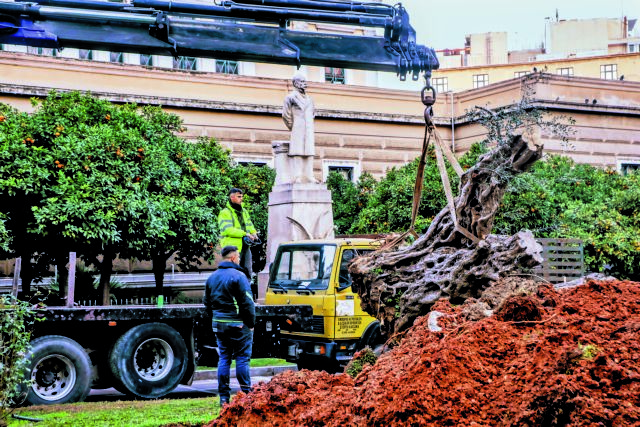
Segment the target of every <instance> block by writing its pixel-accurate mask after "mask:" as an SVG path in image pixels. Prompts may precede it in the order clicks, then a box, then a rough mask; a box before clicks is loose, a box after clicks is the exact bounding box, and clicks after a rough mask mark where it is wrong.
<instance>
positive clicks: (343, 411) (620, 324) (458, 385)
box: [209, 281, 640, 426]
mask: <svg viewBox="0 0 640 427" xmlns="http://www.w3.org/2000/svg"><path fill="white" fill-rule="evenodd" d="M435 309H437V310H439V311H443V312H446V313H447V314H448V316H444V317H441V318H440V321H439V323H440V326H441V327H442V331H441V332H430V331H429V329H428V325H427V319H426V317H424V318H420V319H418V321H417V322H416V324H415V325H414V327H413V328H411V329H410V330H409V331H408V333H407V335H406V336H405V338H404V339H403V340H402V341H401V344H400V345H399V346H398V347H396V348H394V349H393V350H392V351H390V352H389V353H386V354H384V355H382V356H381V357H380V359H379V360H378V362H377V364H376V365H375V366H366V367H365V368H364V370H363V371H362V373H361V374H360V375H359V376H358V377H357V378H356V379H355V380H352V379H351V378H350V377H349V376H347V375H345V374H340V375H329V374H327V373H324V372H310V371H306V370H305V371H302V372H297V373H294V372H287V373H284V374H281V375H279V376H277V377H274V378H273V379H272V380H271V382H269V383H267V384H259V385H257V386H256V388H255V391H253V392H252V393H250V394H248V395H244V394H239V395H238V396H237V397H236V398H235V399H234V401H233V402H232V404H231V405H229V406H227V407H226V408H225V409H224V411H223V412H222V414H221V416H220V418H219V419H218V420H215V421H214V422H213V423H212V424H209V425H215V426H239V425H241V426H254V425H256V426H265V425H266V426H292V425H295V426H364V425H369V426H393V425H402V426H409V425H414V426H423V425H438V426H447V425H450V426H457V425H466V426H512V425H515V426H556V425H557V426H599V425H602V426H633V425H640V363H639V362H638V361H639V360H640V343H639V342H638V337H639V335H640V334H639V333H640V283H633V282H620V281H612V282H589V283H588V284H586V285H584V286H580V287H577V288H573V289H569V290H562V291H558V292H556V291H554V290H552V289H551V288H550V287H546V288H541V289H540V290H539V291H538V294H537V295H532V296H529V297H523V296H518V297H513V298H511V299H509V300H507V301H506V302H505V304H504V305H503V306H502V308H501V309H500V310H499V311H498V312H497V313H496V315H494V316H492V317H489V318H486V319H483V320H481V321H478V322H470V321H465V320H464V318H463V317H462V316H461V314H460V312H461V308H460V307H456V308H453V307H451V306H450V305H449V304H448V303H446V302H441V303H439V304H438V305H437V307H436V308H435Z"/></svg>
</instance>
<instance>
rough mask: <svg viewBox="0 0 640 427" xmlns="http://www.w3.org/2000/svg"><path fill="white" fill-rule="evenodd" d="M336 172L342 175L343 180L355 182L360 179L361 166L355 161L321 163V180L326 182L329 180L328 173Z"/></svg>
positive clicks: (326, 161)
mask: <svg viewBox="0 0 640 427" xmlns="http://www.w3.org/2000/svg"><path fill="white" fill-rule="evenodd" d="M331 172H336V173H339V174H340V175H342V176H343V177H344V178H345V179H348V180H349V181H351V182H356V181H358V179H360V174H361V173H362V166H361V165H360V162H359V161H357V160H328V159H325V160H323V161H322V179H323V180H324V181H325V182H326V181H327V179H328V178H329V173H331Z"/></svg>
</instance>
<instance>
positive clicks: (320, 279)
mask: <svg viewBox="0 0 640 427" xmlns="http://www.w3.org/2000/svg"><path fill="white" fill-rule="evenodd" d="M379 244H380V243H379V242H378V241H375V240H370V239H362V238H358V239H334V240H322V241H319V240H304V241H297V242H291V243H285V244H282V245H280V246H279V247H278V251H277V253H276V256H275V259H274V262H273V263H272V264H271V266H270V274H269V283H268V287H267V293H266V297H265V303H266V305H310V306H312V307H313V327H312V329H311V330H305V331H301V330H296V329H294V328H288V326H293V325H287V324H283V325H281V331H280V333H281V338H282V340H281V343H282V346H283V349H282V350H283V351H282V352H283V353H284V355H285V358H286V359H287V360H288V361H290V362H295V363H296V364H297V365H298V368H300V369H302V368H306V369H324V370H327V371H330V372H337V371H339V370H341V369H342V367H344V366H345V365H346V364H347V363H348V362H349V360H351V358H352V356H353V354H354V353H355V352H356V351H358V350H360V349H362V348H364V347H366V346H370V347H374V346H375V345H377V344H378V343H379V342H380V324H379V322H378V320H376V319H375V318H374V317H372V316H370V315H369V314H367V313H366V312H364V311H363V310H362V309H361V308H360V302H361V301H360V297H359V296H358V294H356V293H354V292H353V290H352V289H351V276H350V274H349V271H348V266H349V263H350V262H351V261H352V260H353V259H354V258H356V257H358V256H361V255H363V254H365V253H367V252H372V251H374V250H376V249H377V248H378V247H379Z"/></svg>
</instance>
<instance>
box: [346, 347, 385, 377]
mask: <svg viewBox="0 0 640 427" xmlns="http://www.w3.org/2000/svg"><path fill="white" fill-rule="evenodd" d="M377 361H378V356H376V354H375V353H374V352H373V350H371V348H369V347H365V348H364V349H362V350H360V351H359V352H357V353H356V354H354V355H353V359H351V361H350V362H349V364H348V365H347V367H346V369H345V373H346V374H347V375H349V376H350V377H351V378H355V377H357V376H358V375H359V374H360V372H362V370H363V369H364V367H365V366H367V365H371V366H373V365H375V364H376V362H377Z"/></svg>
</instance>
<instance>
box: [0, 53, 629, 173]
mask: <svg viewBox="0 0 640 427" xmlns="http://www.w3.org/2000/svg"><path fill="white" fill-rule="evenodd" d="M525 84H526V85H528V86H531V85H533V86H532V88H531V89H530V90H531V92H532V93H533V99H532V102H533V103H534V104H535V105H537V106H539V107H541V108H544V109H545V110H546V111H548V113H549V114H554V115H564V116H569V117H572V118H573V119H575V121H576V124H575V125H574V128H575V133H574V134H573V135H571V136H570V143H569V144H566V145H563V144H562V143H561V142H560V141H559V140H557V139H555V138H554V137H553V136H552V135H545V134H542V135H540V138H541V139H542V142H544V143H545V149H546V151H547V152H548V153H562V154H566V155H568V156H571V157H573V158H575V159H576V160H577V161H579V162H583V163H590V164H594V165H600V166H605V167H612V168H618V169H620V170H622V169H623V168H625V167H628V166H629V165H636V164H639V163H640V82H633V81H628V80H619V79H616V80H603V79H600V78H585V77H576V76H564V75H557V74H554V73H536V75H534V76H524V77H519V78H511V79H506V80H503V81H500V82H498V83H493V84H489V85H486V86H482V87H478V88H475V89H468V90H464V91H460V92H456V93H453V92H449V93H444V94H440V95H439V96H438V101H437V103H436V105H435V108H434V110H435V118H434V120H435V122H436V124H437V125H438V131H439V132H440V134H441V136H442V138H443V140H445V141H448V143H449V144H451V146H452V147H453V149H454V151H455V152H456V153H458V154H460V153H463V152H464V151H466V150H467V149H468V147H469V146H470V145H471V144H472V143H474V142H477V141H480V140H482V139H484V132H483V129H482V128H481V127H479V126H478V125H477V124H474V123H469V122H468V121H467V119H466V118H465V113H466V112H467V111H468V110H470V109H473V108H475V106H483V107H488V108H492V109H497V108H502V107H508V106H510V105H513V104H515V103H517V102H518V101H519V100H520V99H521V97H522V92H523V87H524V85H525ZM52 89H57V90H81V91H90V92H92V93H94V94H96V95H98V96H101V97H104V98H106V99H109V100H111V101H115V102H136V103H138V104H140V105H144V104H151V105H162V106H163V107H164V109H165V110H167V111H170V112H173V113H176V114H178V115H179V116H181V117H182V118H183V120H184V123H185V126H186V128H187V129H188V130H187V132H186V133H185V136H186V137H187V138H188V139H193V140H195V139H196V138H197V137H199V136H208V137H213V138H216V139H217V140H218V141H219V142H220V143H221V144H223V145H224V146H226V147H228V148H229V149H230V150H231V153H232V156H233V157H234V158H235V159H236V161H238V162H252V163H256V164H269V165H271V164H272V162H273V153H272V147H271V143H272V141H275V140H282V139H286V138H287V137H288V131H287V129H286V127H285V125H284V123H283V121H282V119H281V111H282V102H283V99H284V97H285V96H286V94H287V93H288V92H289V91H290V90H291V89H292V88H291V81H290V79H288V78H287V79H284V78H265V77H255V76H244V75H239V74H227V73H222V72H215V71H214V72H206V71H192V70H181V69H165V68H161V67H148V66H141V65H133V64H127V63H119V62H101V61H95V60H93V61H88V60H80V59H73V58H63V57H50V56H43V55H32V54H28V53H16V52H6V51H5V52H0V102H5V103H8V104H12V105H14V106H16V107H17V108H20V109H23V110H29V109H31V108H32V107H31V104H30V102H29V99H30V98H31V97H34V96H35V97H43V96H46V94H47V93H48V92H49V91H50V90H52ZM308 91H309V93H310V94H311V96H312V97H313V98H314V100H315V104H316V108H317V118H316V158H315V164H314V170H315V174H316V177H317V178H318V179H325V178H326V176H327V174H328V172H329V171H330V170H336V171H340V172H343V173H345V175H346V176H349V177H350V178H351V179H353V180H356V179H357V178H358V176H359V175H360V174H361V173H362V172H364V171H366V172H370V173H372V174H373V175H374V176H377V177H380V176H382V175H384V173H385V172H386V170H387V169H389V168H391V167H394V166H401V165H403V164H406V163H407V162H410V161H412V160H413V159H415V158H416V157H417V156H418V155H419V153H420V149H421V145H422V138H423V135H424V119H423V108H424V107H423V106H422V104H421V102H420V99H419V98H420V97H419V93H418V92H416V91H399V90H389V89H381V88H375V87H370V86H358V85H351V84H332V83H330V82H311V83H310V84H309V88H308Z"/></svg>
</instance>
